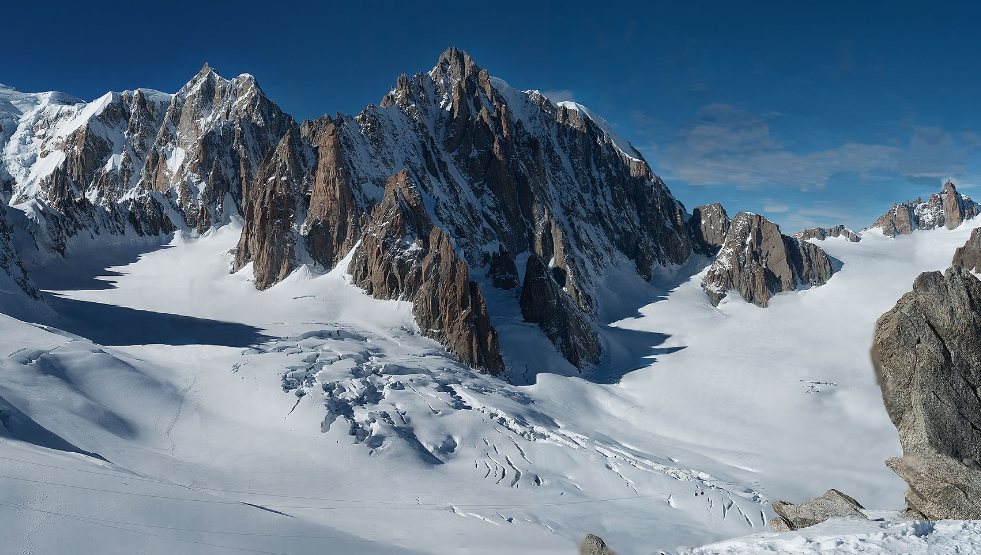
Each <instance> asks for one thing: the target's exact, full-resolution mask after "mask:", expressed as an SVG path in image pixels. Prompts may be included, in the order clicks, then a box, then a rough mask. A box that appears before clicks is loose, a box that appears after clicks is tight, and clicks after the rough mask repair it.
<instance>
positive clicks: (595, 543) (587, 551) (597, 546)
mask: <svg viewBox="0 0 981 555" xmlns="http://www.w3.org/2000/svg"><path fill="white" fill-rule="evenodd" d="M579 555H616V552H615V551H613V550H612V549H610V547H609V546H608V545H606V542H605V541H603V538H601V537H599V536H595V535H593V534H586V537H585V538H583V540H582V543H580V544H579Z"/></svg>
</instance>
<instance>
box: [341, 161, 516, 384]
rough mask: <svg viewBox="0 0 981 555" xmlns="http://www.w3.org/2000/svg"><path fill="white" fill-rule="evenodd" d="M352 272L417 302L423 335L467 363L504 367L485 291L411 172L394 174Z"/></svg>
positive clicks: (491, 369)
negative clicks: (433, 216)
mask: <svg viewBox="0 0 981 555" xmlns="http://www.w3.org/2000/svg"><path fill="white" fill-rule="evenodd" d="M348 271H350V273H351V276H352V278H353V279H354V282H355V283H356V284H357V285H359V286H360V287H363V288H364V289H365V290H366V291H367V292H368V293H369V294H371V295H374V296H376V297H381V298H385V299H404V300H409V301H412V303H413V314H414V315H415V318H416V322H417V323H418V324H419V327H420V329H421V330H422V331H423V333H424V334H426V335H427V336H429V337H433V338H434V339H436V340H438V341H440V342H441V343H442V344H443V345H444V346H446V348H447V349H448V350H449V351H450V352H452V353H453V354H454V355H456V356H457V357H459V358H460V360H461V361H463V362H464V363H466V364H468V365H470V366H472V367H474V368H477V369H480V370H484V371H486V372H488V373H491V374H499V373H500V372H501V371H503V369H504V363H503V361H502V360H501V354H500V347H499V346H498V342H497V331H496V330H495V329H494V327H493V326H491V323H490V318H489V316H488V314H487V306H486V304H485V302H484V298H483V294H482V293H481V292H480V288H479V287H478V286H477V284H476V283H475V282H473V281H471V280H470V276H469V272H468V270H467V265H466V264H465V263H464V262H463V261H462V260H460V259H459V258H458V257H457V255H456V251H455V249H454V248H453V244H452V242H451V240H450V237H449V236H448V235H447V234H446V232H444V231H443V230H442V229H440V228H438V227H436V226H434V225H433V223H432V221H431V220H430V218H429V215H428V214H427V212H426V209H425V206H423V201H422V196H421V194H420V191H419V189H418V187H417V186H416V185H415V183H414V181H413V179H412V178H410V176H409V174H408V172H406V171H402V172H399V173H398V174H396V175H394V176H392V178H391V179H389V181H388V183H387V185H386V186H385V196H384V197H383V199H382V201H381V203H379V204H378V206H376V207H375V209H374V211H373V212H372V217H371V221H370V222H369V224H368V226H367V229H366V231H365V234H364V235H363V237H362V240H361V243H360V245H359V246H358V249H357V250H356V251H355V252H354V257H353V259H352V260H351V264H350V266H349V268H348Z"/></svg>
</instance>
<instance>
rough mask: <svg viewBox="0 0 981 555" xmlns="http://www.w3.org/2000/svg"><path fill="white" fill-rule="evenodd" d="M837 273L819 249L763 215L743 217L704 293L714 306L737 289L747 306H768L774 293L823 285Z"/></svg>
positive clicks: (737, 219) (744, 214)
mask: <svg viewBox="0 0 981 555" xmlns="http://www.w3.org/2000/svg"><path fill="white" fill-rule="evenodd" d="M832 273H833V269H832V266H831V259H830V258H829V257H828V255H827V254H826V253H825V252H824V251H823V250H821V248H820V247H818V246H817V245H813V244H811V243H806V242H804V243H802V242H800V241H798V240H797V239H794V238H792V237H788V236H786V235H783V234H782V233H780V228H779V227H778V226H777V225H776V224H775V223H773V222H771V221H769V220H767V219H766V218H764V217H763V216H760V215H757V214H751V213H749V212H740V213H739V214H737V215H736V217H735V219H733V220H732V225H731V226H730V228H729V232H728V233H727V234H726V239H725V242H724V243H723V246H722V249H721V250H720V251H719V254H718V256H717V257H716V260H715V262H714V263H713V264H712V266H711V267H709V271H708V273H707V274H706V275H705V278H704V279H703V280H702V289H704V290H705V292H706V294H708V296H709V299H710V300H711V301H712V304H715V305H717V304H719V302H720V301H721V300H722V299H723V298H725V296H726V295H727V294H728V292H729V291H730V290H733V289H735V290H736V291H738V292H739V294H740V295H742V297H743V298H744V299H746V300H747V301H749V302H751V303H753V304H756V305H758V306H766V305H767V303H768V302H769V300H770V298H771V297H772V296H773V295H774V294H776V293H780V292H783V291H793V290H795V289H800V288H802V287H806V286H813V285H822V284H824V283H825V282H827V281H828V279H829V278H830V277H831V274H832Z"/></svg>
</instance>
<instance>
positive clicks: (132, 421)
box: [0, 49, 981, 553]
mask: <svg viewBox="0 0 981 555" xmlns="http://www.w3.org/2000/svg"><path fill="white" fill-rule="evenodd" d="M0 142H2V155H0V183H2V191H3V197H4V200H5V201H6V203H7V204H8V205H9V206H6V207H5V210H6V211H5V212H4V213H2V214H0V216H3V217H2V218H0V288H2V289H3V293H4V294H3V296H0V312H3V313H4V314H3V315H0V327H2V329H3V331H4V333H2V334H0V371H2V374H3V376H4V379H2V380H0V460H2V461H3V466H4V470H3V471H2V472H0V493H2V495H0V519H2V521H3V522H5V524H6V526H5V530H6V529H8V528H9V530H12V531H13V533H12V534H9V535H5V537H4V541H5V549H11V550H13V551H14V552H27V551H31V550H34V551H36V552H58V551H63V550H64V546H65V545H69V542H70V545H71V546H72V549H73V550H75V551H81V552H95V551H99V552H108V553H117V552H118V553H130V552H133V551H146V552H152V553H156V552H186V553H214V552H227V551H229V550H231V551H243V552H270V553H280V552H288V553H323V552H325V551H339V552H351V553H355V552H357V553H362V552H366V553H367V552H378V553H458V552H461V551H467V552H472V553H498V552H500V551H501V550H511V551H514V552H518V553H568V552H572V550H573V549H574V543H575V542H577V541H578V540H579V539H580V538H581V537H582V536H583V535H585V534H586V533H587V532H590V533H597V534H599V535H600V536H602V537H603V538H605V539H606V540H607V541H608V542H609V543H610V545H612V546H613V547H614V548H615V549H617V550H618V551H619V552H621V553H634V552H638V553H647V552H658V550H662V549H663V550H666V551H669V552H674V551H676V550H679V549H682V548H683V546H695V545H700V544H704V543H708V542H716V541H720V540H727V539H729V538H732V537H734V536H740V535H744V534H749V533H758V532H761V531H764V530H766V529H767V528H766V526H767V520H768V519H769V517H770V516H772V514H773V512H772V509H771V506H770V501H771V500H776V499H791V500H800V499H804V498H809V497H813V496H814V495H815V494H817V493H820V492H822V491H825V490H826V489H828V488H830V487H840V488H842V489H843V490H845V491H847V492H848V493H849V494H850V495H853V496H855V497H856V498H857V499H859V500H860V501H862V502H863V503H864V504H865V505H866V506H869V507H875V508H883V509H896V510H898V509H899V508H900V507H901V504H902V493H903V489H904V486H903V484H902V482H901V481H900V480H899V479H898V478H896V476H895V475H893V474H892V473H891V472H890V471H889V470H888V469H887V468H886V467H885V466H884V465H883V464H882V463H883V461H884V460H885V459H886V458H888V457H892V456H895V455H897V454H898V452H899V443H898V441H897V437H896V432H895V429H894V428H893V427H892V425H891V423H890V420H889V417H888V415H887V414H886V412H885V411H884V409H883V407H882V401H881V397H880V389H879V386H878V385H877V384H876V382H875V377H874V373H873V371H872V368H871V363H870V362H869V359H868V348H869V345H870V342H871V338H872V330H873V327H874V323H875V321H876V319H877V318H878V317H879V315H881V314H882V313H883V312H885V311H886V310H887V309H889V308H890V307H891V306H892V305H893V304H894V303H895V301H896V299H897V298H899V296H900V295H902V294H903V293H905V292H906V291H907V290H908V289H909V285H910V283H912V281H913V277H915V276H916V275H917V274H918V273H919V272H921V271H924V270H936V269H942V268H946V267H947V266H948V265H950V263H951V257H952V255H953V253H954V252H955V249H956V248H957V247H959V246H961V245H963V244H964V243H965V240H966V239H967V238H968V236H970V235H972V229H975V228H977V227H978V225H979V223H981V222H979V221H977V219H971V218H972V217H973V216H974V215H976V214H977V209H976V205H973V203H971V201H969V199H966V197H962V196H960V195H959V194H958V193H956V190H954V189H953V185H950V186H949V187H948V189H945V193H942V194H940V195H937V198H938V200H937V202H934V201H933V200H932V197H931V200H930V201H928V202H927V203H925V204H924V206H925V207H926V208H922V207H921V208H919V209H917V208H916V207H913V208H910V210H912V213H913V214H914V215H915V222H916V224H915V228H916V229H917V230H923V231H917V232H916V233H909V234H906V235H905V236H897V237H886V236H884V235H894V234H892V233H889V232H888V230H887V229H886V227H888V226H885V224H883V225H882V226H879V227H881V228H882V231H880V230H879V229H872V230H866V231H863V232H862V233H861V235H860V236H859V235H857V234H854V233H852V232H850V231H849V230H847V229H844V228H831V229H828V230H823V229H819V230H804V231H803V232H801V233H800V234H798V235H797V236H794V237H791V236H788V235H785V234H783V233H782V232H781V230H780V229H779V227H778V226H777V225H776V224H774V223H773V222H770V221H768V220H766V219H765V218H763V217H762V216H759V215H756V214H751V213H747V212H743V213H740V214H737V215H736V216H735V217H733V218H732V219H730V218H729V215H728V214H727V213H726V211H725V209H724V208H723V207H722V206H721V205H719V204H712V205H706V206H700V207H697V208H695V209H694V210H692V213H691V214H689V213H688V211H687V210H686V209H685V207H684V206H683V205H682V204H681V203H680V202H679V201H678V200H677V199H675V198H674V197H673V196H672V194H671V192H670V191H669V190H668V188H667V186H666V185H665V184H664V183H663V182H662V181H661V179H660V178H658V177H657V176H656V175H655V173H654V172H653V171H652V169H651V167H650V166H649V165H648V164H647V162H646V161H644V159H643V157H642V156H641V155H640V154H639V153H638V152H637V151H636V150H635V149H634V148H633V147H632V146H630V144H629V142H627V141H626V140H625V139H624V138H622V137H620V136H618V135H617V134H616V132H615V131H614V129H613V128H612V127H611V126H610V125H609V124H608V123H607V122H605V121H604V120H603V119H602V118H600V117H599V116H598V115H595V114H593V113H591V112H590V111H589V110H588V109H587V108H585V107H583V106H581V105H579V104H575V103H569V102H558V103H556V102H553V101H552V100H550V99H549V98H547V97H546V96H543V95H542V94H541V93H539V92H537V91H533V90H532V91H519V90H517V89H515V88H512V87H510V86H509V85H507V83H506V82H504V81H503V80H501V79H497V78H494V77H491V76H490V74H489V73H488V72H487V71H486V70H484V69H482V68H480V67H479V66H478V65H477V64H476V63H475V62H474V61H473V60H472V59H471V58H470V57H469V56H468V55H467V54H466V53H464V52H462V51H460V50H457V49H449V50H447V51H446V52H444V53H443V54H442V55H441V56H440V57H439V59H438V61H437V63H436V65H435V67H433V68H432V69H431V70H430V71H428V72H425V73H420V74H417V75H414V76H411V77H409V76H402V77H399V78H398V79H397V81H396V85H395V87H394V88H393V89H392V90H391V91H389V93H388V94H387V95H385V96H384V97H383V98H382V100H381V102H380V103H379V104H378V105H371V106H368V107H367V108H365V109H364V110H363V111H361V112H360V113H359V114H357V115H355V116H345V115H338V116H331V117H327V116H324V117H322V118H319V119H316V120H313V121H306V122H303V123H297V122H295V121H293V120H292V119H291V118H290V117H289V116H288V115H286V114H285V113H283V112H282V110H280V109H279V108H277V107H276V105H275V104H274V103H273V102H272V101H271V100H270V99H268V98H266V97H265V96H264V95H263V93H262V90H261V89H260V88H259V86H258V84H257V83H256V81H255V79H254V78H253V77H251V76H249V75H241V76H239V77H236V78H234V79H231V80H227V79H224V78H222V77H220V76H219V75H218V74H217V73H215V71H214V70H212V69H211V68H210V67H208V66H205V67H204V68H202V70H201V71H200V72H199V73H198V74H197V75H196V76H195V77H194V78H193V79H192V80H191V81H190V82H188V83H187V84H186V85H185V86H183V87H182V88H181V89H180V90H179V91H178V92H176V93H175V94H166V93H160V92H155V91H150V90H147V89H136V90H134V91H128V92H122V93H109V94H107V95H105V96H103V97H101V98H99V99H97V100H95V101H92V102H83V101H80V100H78V99H75V98H72V97H70V96H68V95H64V94H60V93H40V94H29V93H21V92H17V91H14V90H12V89H9V88H0ZM917 206H919V205H917ZM930 207H934V208H930ZM937 207H939V208H937ZM972 207H974V208H972ZM928 208H929V210H928ZM917 210H919V212H917ZM930 210H933V212H930ZM937 210H940V212H937ZM900 212H901V211H900ZM928 212H929V214H932V216H931V215H929V214H928ZM890 213H891V214H898V213H899V212H897V211H896V210H893V211H892V212H890ZM941 214H942V218H941ZM890 221H893V220H890ZM910 221H911V222H912V221H914V218H913V216H911V219H910ZM894 227H895V228H896V229H899V228H900V227H903V226H901V225H898V224H897V225H896V226H894ZM931 227H932V228H936V229H932V230H930V231H925V230H927V229H930V228H931ZM913 228H914V226H912V225H911V226H910V230H911V231H912V229H913ZM889 229H892V228H889ZM975 235H976V234H975ZM858 238H860V239H861V241H854V239H858ZM976 250H977V247H976V246H972V243H968V245H967V246H966V247H965V248H964V249H963V250H962V251H961V254H960V255H959V257H958V260H962V261H963V264H964V265H966V266H969V265H970V264H971V261H972V260H973V259H974V258H976V256H975V255H974V254H973V252H974V251H976ZM747 301H748V302H747ZM763 307H766V308H765V310H764V309H763ZM883 514H884V513H883ZM897 519H898V516H897V515H896V514H895V513H889V514H888V518H887V520H885V521H883V522H882V523H878V524H868V525H863V526H853V527H847V526H846V527H833V526H831V527H827V528H826V531H827V533H828V534H829V535H835V534H837V535H838V536H842V535H844V534H850V535H851V537H849V538H845V539H841V538H838V539H834V540H828V541H839V542H841V545H851V544H850V543H849V542H852V540H855V541H857V542H861V541H864V540H863V539H862V538H859V539H855V537H857V536H862V535H863V534H865V535H869V536H870V537H872V536H876V535H877V534H880V535H881V534H892V533H895V534H897V535H902V536H903V538H902V542H900V543H897V545H913V544H915V543H916V541H917V540H915V539H913V538H910V537H909V534H910V533H913V532H916V531H917V530H919V528H917V527H915V526H911V525H907V524H904V523H900V522H898V521H897ZM937 529H938V530H939V531H940V532H942V533H943V534H946V535H953V534H955V533H957V532H958V531H965V532H966V533H970V534H976V530H975V528H973V527H971V526H966V525H962V526H960V527H958V525H956V524H952V525H950V526H944V527H938V528H937ZM910 530H912V531H913V532H910ZM914 535H915V534H914ZM807 537H809V536H807ZM876 537H878V536H876ZM801 538H805V539H801ZM880 539H881V538H880ZM802 541H803V542H805V544H806V543H807V542H808V541H810V540H808V539H806V537H805V536H802V535H799V534H798V535H790V536H787V535H781V536H779V537H777V536H773V535H765V536H756V537H753V538H750V539H747V540H740V541H739V542H737V543H736V544H732V546H734V547H733V549H735V550H737V551H738V550H740V549H742V550H743V551H746V552H752V550H753V549H755V548H757V547H759V548H761V549H762V548H768V549H782V548H784V547H786V546H795V545H799V544H800V543H801V542H802ZM924 541H926V540H924ZM937 541H947V540H946V536H944V537H941V538H937ZM795 542H796V543H795ZM852 543H854V542H852ZM808 545H809V544H808ZM726 549H728V547H726V545H719V546H714V547H713V546H708V547H706V548H704V550H703V552H717V551H721V552H725V550H726ZM802 550H803V549H802ZM803 551H806V550H803Z"/></svg>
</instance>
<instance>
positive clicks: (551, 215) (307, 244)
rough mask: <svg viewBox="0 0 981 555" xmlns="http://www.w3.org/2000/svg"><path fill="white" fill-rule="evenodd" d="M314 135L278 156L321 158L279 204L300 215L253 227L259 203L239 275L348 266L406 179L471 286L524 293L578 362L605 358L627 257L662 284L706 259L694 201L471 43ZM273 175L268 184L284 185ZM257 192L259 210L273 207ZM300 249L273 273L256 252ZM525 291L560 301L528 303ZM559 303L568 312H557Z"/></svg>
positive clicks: (267, 277)
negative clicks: (508, 76)
mask: <svg viewBox="0 0 981 555" xmlns="http://www.w3.org/2000/svg"><path fill="white" fill-rule="evenodd" d="M299 138H300V140H299V141H298V142H296V143H293V144H292V146H291V147H290V148H291V149H292V151H293V152H281V151H280V150H281V149H277V151H276V152H275V153H274V156H275V157H282V158H295V159H297V160H299V159H301V158H303V157H304V156H305V154H303V153H311V159H309V160H307V161H306V162H304V163H305V166H304V168H305V169H304V172H303V173H302V175H299V174H298V175H296V176H294V177H293V178H292V179H290V180H288V182H289V183H292V184H293V189H292V192H291V193H288V194H287V193H285V192H283V194H282V195H278V196H276V198H279V199H285V198H287V197H290V198H292V199H293V200H294V201H295V208H294V209H293V210H292V211H291V213H292V214H293V218H292V220H291V221H286V220H283V219H275V218H268V219H266V220H264V223H262V224H257V223H253V222H251V221H250V216H249V214H253V213H254V212H253V210H252V209H250V208H249V207H248V206H247V207H246V208H245V213H246V228H245V231H244V233H243V242H242V244H243V245H247V246H248V248H246V249H240V251H239V255H238V258H237V265H238V266H239V267H241V266H244V265H245V264H248V263H250V262H251V263H252V264H253V271H254V273H255V277H256V283H257V284H259V285H260V287H265V286H268V285H270V284H272V283H275V281H276V280H277V279H279V277H280V276H281V275H282V273H283V271H284V268H285V267H284V266H283V263H286V264H288V265H290V266H295V265H298V264H300V263H303V262H304V261H306V260H309V261H312V262H315V263H317V264H319V265H321V266H323V267H325V268H330V267H332V266H333V265H334V264H336V263H337V261H338V260H340V259H341V258H342V257H343V256H345V255H346V254H347V253H348V252H349V251H350V249H351V248H352V247H353V246H354V244H355V243H356V242H357V241H358V240H359V239H361V238H363V237H367V235H366V234H367V233H368V230H367V228H366V226H368V225H369V224H368V221H369V219H371V218H372V216H371V214H372V206H373V205H375V204H376V203H379V202H382V203H384V202H385V200H383V199H384V191H385V184H386V182H388V180H389V178H390V177H391V176H393V175H395V174H397V173H398V172H401V171H403V170H405V171H406V172H408V175H410V176H411V179H412V182H413V183H414V186H415V187H416V188H418V191H419V195H420V198H422V199H423V202H422V206H423V207H424V209H425V212H426V214H427V217H428V218H429V220H430V221H431V223H432V225H433V226H434V228H438V229H440V230H442V232H443V233H444V234H445V237H446V240H447V241H448V242H449V244H450V245H452V248H453V250H454V251H455V252H456V253H457V256H458V258H459V259H460V261H461V263H463V264H465V265H466V266H467V267H468V268H469V273H470V279H471V280H473V281H474V282H476V283H477V284H478V286H479V287H482V288H486V287H495V288H499V289H505V290H512V291H514V293H513V294H512V295H511V297H512V298H514V299H515V301H516V302H519V303H520V306H521V311H522V313H523V314H525V316H526V318H529V321H532V322H535V323H538V324H539V326H540V327H541V329H542V331H543V333H544V334H545V335H546V336H547V337H548V338H549V339H550V340H551V341H552V342H553V343H555V344H556V345H557V346H558V347H559V349H560V351H561V352H562V353H563V354H564V355H565V356H566V358H568V359H569V360H570V361H571V362H573V363H574V364H577V365H582V364H584V363H589V362H595V361H597V360H599V358H600V351H599V349H600V346H599V342H598V340H597V339H596V331H595V329H594V326H595V324H594V322H595V315H596V313H597V308H598V307H597V306H596V301H595V296H594V291H593V290H594V288H595V286H596V285H597V283H598V282H599V280H600V279H601V278H602V276H603V275H604V272H605V270H606V268H607V267H608V266H609V265H611V264H614V263H617V262H618V261H622V260H623V261H627V262H628V263H630V264H632V265H633V266H634V268H635V269H636V271H637V272H638V273H639V274H640V275H641V276H643V277H645V278H649V277H650V276H651V275H652V273H653V270H654V268H655V266H657V265H665V264H679V263H681V262H683V261H685V260H686V259H687V258H688V256H689V255H690V254H691V252H692V244H691V239H690V236H689V233H688V231H687V228H686V224H687V215H686V213H685V210H684V207H683V206H682V205H681V204H680V203H678V202H677V201H676V200H675V199H674V198H673V197H672V196H671V194H670V192H669V191H668V189H667V187H666V186H665V185H664V184H663V182H662V181H661V180H660V179H659V178H658V177H657V176H656V175H654V174H653V172H652V171H651V169H650V167H649V166H648V165H647V163H646V162H645V161H644V160H643V158H642V157H641V156H640V155H639V154H638V153H637V152H636V151H635V150H634V149H633V148H632V147H629V145H624V144H622V143H621V142H618V141H617V140H616V139H615V137H614V136H612V135H611V134H610V133H608V132H607V129H606V128H605V127H604V125H603V124H602V122H598V121H597V119H596V118H594V117H593V116H591V115H590V114H589V113H588V111H586V110H585V109H583V108H581V107H579V106H578V105H574V104H565V103H560V104H556V103H553V102H551V101H550V100H549V99H547V98H546V97H544V96H542V95H541V94H539V93H538V92H536V91H526V92H522V91H518V90H515V89H513V88H511V87H510V86H508V85H507V84H506V83H504V82H503V81H500V80H498V79H494V78H492V77H490V75H489V74H488V73H487V71H485V70H483V69H482V68H480V67H479V66H477V65H476V64H475V63H474V61H473V60H472V59H471V58H470V57H469V56H468V55H467V54H465V53H464V52H461V51H459V50H456V49H449V50H447V51H446V52H444V53H443V54H442V55H441V56H440V58H439V61H438V63H437V65H436V66H435V67H434V68H433V69H432V70H431V71H429V72H428V73H423V74H417V75H415V76H412V77H406V76H402V77H400V78H399V79H398V82H397V84H396V86H395V88H394V89H393V90H392V91H391V92H390V93H389V94H388V95H386V96H385V97H384V98H383V99H382V101H381V104H380V105H377V106H375V105H372V106H368V107H367V108H366V109H365V110H363V111H362V112H361V113H359V114H358V115H357V116H354V117H350V116H344V115H338V116H335V117H327V116H325V117H323V118H320V119H318V120H315V121H312V122H306V123H304V124H303V125H302V126H300V131H299ZM301 165H302V164H301ZM271 176H272V175H271V174H270V176H268V177H267V176H260V178H259V179H258V180H256V188H257V189H262V188H268V189H275V188H280V187H282V184H283V183H284V182H283V181H276V180H275V179H273V180H270V179H269V177H271ZM253 192H254V193H255V194H254V195H250V196H249V197H248V199H247V200H246V203H247V204H248V203H249V202H253V200H250V199H254V202H258V203H260V204H261V203H263V202H265V200H264V199H266V198H269V194H268V193H260V192H258V191H253ZM284 202H285V201H284ZM286 212H288V211H285V209H284V213H286ZM287 227H288V230H287ZM274 228H275V230H276V232H274V233H273V232H272V231H273V230H274ZM285 235H290V236H291V237H292V239H290V240H284V239H283V237H284V236H285ZM270 242H274V243H275V244H274V245H268V244H267V243H270ZM289 248H294V249H295V252H293V254H292V255H289V254H285V255H282V256H277V257H269V258H268V260H269V261H271V262H273V263H266V262H262V261H260V260H259V259H258V258H256V256H255V254H254V253H257V252H269V251H271V250H276V249H280V250H282V249H289ZM448 248H449V247H448ZM526 259H527V260H528V262H527V263H523V264H522V265H521V267H519V265H518V260H522V261H524V260H526ZM285 261H289V262H285ZM394 261H395V260H394V259H392V260H391V261H387V262H386V261H384V260H381V259H379V262H383V263H393V262H394ZM417 262H419V261H417ZM525 266H527V267H528V268H531V269H532V274H531V277H530V278H529V276H528V275H527V271H526V270H527V268H526V267H525ZM543 266H544V267H547V272H541V271H539V270H540V269H541V268H542V267H543ZM383 273H387V274H400V273H401V271H400V270H399V271H396V269H395V268H391V269H389V270H387V271H386V272H383ZM546 274H547V275H546ZM525 285H527V286H528V287H530V288H532V287H533V288H535V290H537V291H541V292H543V293H547V295H545V296H537V295H536V296H531V295H522V293H521V291H520V290H523V287H524V286H525ZM372 290H373V291H374V292H377V291H379V289H378V288H373V289H372ZM380 294H381V295H382V296H386V295H387V293H380ZM444 294H445V293H444ZM410 296H411V295H410ZM519 298H520V299H523V301H518V299H519ZM446 306H448V305H446ZM550 309H552V310H559V311H561V314H557V315H554V318H553V317H551V316H549V317H545V316H544V315H545V313H546V311H547V310H550ZM490 316H491V319H492V320H493V317H494V313H493V312H491V313H490Z"/></svg>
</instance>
